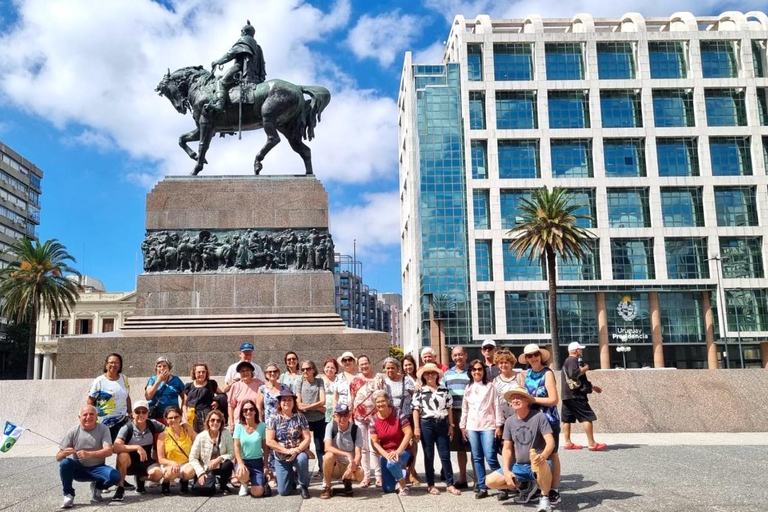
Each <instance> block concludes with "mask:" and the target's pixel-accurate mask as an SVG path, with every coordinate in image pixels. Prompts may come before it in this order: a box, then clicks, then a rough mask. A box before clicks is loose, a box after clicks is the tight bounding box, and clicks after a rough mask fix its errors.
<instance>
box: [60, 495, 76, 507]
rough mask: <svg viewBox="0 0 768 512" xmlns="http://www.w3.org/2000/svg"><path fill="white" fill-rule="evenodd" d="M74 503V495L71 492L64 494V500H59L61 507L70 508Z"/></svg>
mask: <svg viewBox="0 0 768 512" xmlns="http://www.w3.org/2000/svg"><path fill="white" fill-rule="evenodd" d="M74 504H75V497H74V496H72V495H71V494H65V495H64V501H62V502H61V508H72V506H73V505H74Z"/></svg>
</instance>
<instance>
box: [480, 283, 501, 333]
mask: <svg viewBox="0 0 768 512" xmlns="http://www.w3.org/2000/svg"><path fill="white" fill-rule="evenodd" d="M495 309H496V308H495V307H494V303H493V292H477V330H478V332H479V333H480V334H496V315H495Z"/></svg>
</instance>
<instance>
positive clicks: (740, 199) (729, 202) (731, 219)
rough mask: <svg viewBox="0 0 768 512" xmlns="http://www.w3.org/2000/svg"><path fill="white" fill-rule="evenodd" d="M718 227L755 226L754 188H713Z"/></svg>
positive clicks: (755, 205)
mask: <svg viewBox="0 0 768 512" xmlns="http://www.w3.org/2000/svg"><path fill="white" fill-rule="evenodd" d="M715 210H716V212H717V225H718V226H757V203H756V200H755V187H715Z"/></svg>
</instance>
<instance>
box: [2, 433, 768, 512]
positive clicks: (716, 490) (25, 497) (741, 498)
mask: <svg viewBox="0 0 768 512" xmlns="http://www.w3.org/2000/svg"><path fill="white" fill-rule="evenodd" d="M24 437H27V439H28V441H33V440H32V439H29V438H31V437H34V434H31V433H26V434H24ZM598 437H599V440H600V441H603V442H606V443H608V445H609V450H607V451H605V452H602V453H593V452H588V451H587V450H582V451H570V452H569V451H566V452H564V453H563V454H562V459H563V478H562V484H561V487H560V488H561V493H562V497H563V501H562V503H561V504H560V505H558V506H556V507H555V510H562V511H576V510H594V511H601V510H610V511H633V512H646V511H649V512H650V511H668V510H675V511H734V512H741V511H744V512H746V511H765V510H766V509H768V434H766V433H751V434H628V435H623V434H600V435H598ZM22 440H24V438H22ZM574 441H575V442H583V441H584V439H583V436H582V435H574ZM55 451H56V447H51V446H44V445H40V444H27V443H21V444H20V445H18V446H16V447H14V448H13V450H12V451H11V452H10V453H8V454H3V455H0V510H8V511H11V510H20V511H52V510H57V509H58V507H59V505H60V503H61V498H62V496H61V486H60V483H59V479H58V471H57V464H56V462H55V460H54V459H53V454H54V453H55ZM419 460H420V461H421V457H420V459H419ZM422 475H423V473H422ZM422 480H423V478H422ZM439 487H442V486H439ZM75 489H76V491H77V498H76V510H77V509H81V510H88V511H95V510H107V509H109V510H126V511H129V510H136V511H138V510H162V511H163V512H170V511H180V512H193V511H200V512H203V511H227V512H229V511H233V512H234V511H239V510H243V511H245V510H248V511H260V510H265V511H266V510H272V511H274V510H280V511H281V512H282V511H299V510H301V512H313V511H322V510H325V509H327V507H330V506H332V507H333V508H334V510H336V511H339V512H346V511H350V512H352V511H355V512H357V511H360V510H362V509H365V510H387V511H390V510H392V511H395V510H402V511H407V512H422V511H425V512H427V511H438V510H442V511H445V510H462V509H463V510H469V509H471V508H473V507H481V509H482V510H495V511H514V510H519V511H521V512H522V511H524V510H529V511H535V510H536V505H535V504H528V505H517V504H514V503H511V502H509V501H508V502H504V503H501V502H498V501H496V499H495V498H494V497H493V496H491V497H489V498H486V499H485V500H482V501H477V500H475V499H474V494H473V493H472V492H471V491H470V492H465V493H464V495H462V496H460V497H455V496H451V495H448V494H446V493H443V494H441V495H440V496H431V495H428V494H427V491H426V486H424V485H423V484H422V486H421V487H419V488H417V489H414V490H413V494H412V495H411V496H409V497H407V498H402V499H400V498H398V497H397V496H395V495H393V494H389V495H384V496H382V495H381V493H380V492H379V491H378V490H376V489H373V488H371V489H356V491H355V497H354V498H342V497H335V498H332V499H331V500H321V499H320V498H319V497H318V496H319V494H320V489H321V484H320V482H319V481H318V480H316V479H315V480H313V481H312V485H311V487H310V492H311V493H312V499H310V500H306V501H304V500H302V499H301V498H300V497H299V496H291V497H273V498H267V499H258V500H254V499H251V498H240V497H238V496H236V495H232V496H226V497H225V496H215V497H213V498H196V497H190V496H179V495H178V494H174V495H172V496H170V497H163V496H162V495H161V494H160V489H159V488H157V487H156V488H150V489H148V492H147V494H146V495H144V496H141V497H139V495H137V494H136V493H134V492H130V491H129V492H127V493H126V497H125V501H123V502H122V503H112V504H110V503H109V502H107V501H105V502H104V503H102V504H100V505H98V506H97V505H91V504H90V503H89V502H88V501H89V492H88V485H87V484H75ZM173 491H174V492H175V493H177V492H178V487H176V488H173ZM110 496H111V494H105V499H108V498H109V497H110Z"/></svg>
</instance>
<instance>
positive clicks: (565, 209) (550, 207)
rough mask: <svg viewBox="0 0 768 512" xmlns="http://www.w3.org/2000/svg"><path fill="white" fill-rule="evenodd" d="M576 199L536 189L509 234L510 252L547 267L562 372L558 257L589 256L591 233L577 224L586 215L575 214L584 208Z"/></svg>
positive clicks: (555, 353)
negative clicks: (558, 326) (558, 313)
mask: <svg viewBox="0 0 768 512" xmlns="http://www.w3.org/2000/svg"><path fill="white" fill-rule="evenodd" d="M573 199H574V196H573V194H572V193H571V192H569V191H568V190H566V189H563V188H560V187H555V188H553V189H552V191H551V192H550V191H549V190H548V189H547V187H543V188H540V189H536V190H535V191H534V192H533V193H532V194H531V197H530V198H524V199H522V200H521V202H520V205H519V206H518V212H519V215H518V216H517V217H516V225H515V227H514V228H512V229H511V230H510V231H509V233H508V235H509V236H511V237H512V242H511V244H510V251H512V252H514V253H515V254H516V255H517V259H518V260H520V258H523V257H526V256H527V257H528V258H529V259H530V260H531V261H533V260H535V259H538V260H539V261H541V262H542V263H546V266H547V278H548V280H549V330H550V333H551V334H552V366H553V369H554V370H558V369H560V353H559V349H560V339H559V334H558V331H557V274H556V271H555V261H556V257H557V255H560V257H561V258H563V259H564V260H568V261H569V260H574V259H576V260H578V259H582V258H584V256H585V253H586V252H587V250H588V248H589V240H591V239H592V238H594V235H593V234H592V232H591V231H589V230H587V229H584V228H582V227H580V226H578V225H577V224H576V222H577V220H578V219H580V218H585V216H583V215H578V214H576V213H575V212H576V211H577V210H579V209H580V208H583V207H584V205H581V204H575V202H574V200H573Z"/></svg>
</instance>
